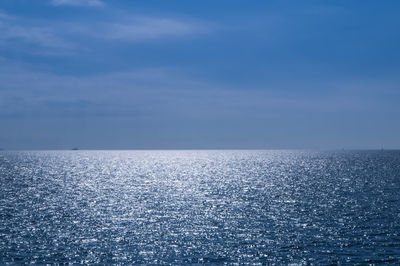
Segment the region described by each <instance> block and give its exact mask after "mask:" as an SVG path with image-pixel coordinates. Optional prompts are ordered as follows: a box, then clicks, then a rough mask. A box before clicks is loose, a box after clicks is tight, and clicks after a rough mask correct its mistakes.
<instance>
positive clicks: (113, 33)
mask: <svg viewBox="0 0 400 266" xmlns="http://www.w3.org/2000/svg"><path fill="white" fill-rule="evenodd" d="M106 28H107V30H108V31H109V33H108V34H106V35H103V36H105V37H106V38H108V39H118V40H127V41H137V40H144V39H155V38H160V37H168V36H179V35H186V34H190V33H193V32H195V31H196V29H198V27H197V26H196V25H195V24H191V23H187V22H183V21H179V20H174V19H167V18H145V17H141V18H136V19H134V20H132V21H130V22H126V23H115V24H109V25H107V27H106Z"/></svg>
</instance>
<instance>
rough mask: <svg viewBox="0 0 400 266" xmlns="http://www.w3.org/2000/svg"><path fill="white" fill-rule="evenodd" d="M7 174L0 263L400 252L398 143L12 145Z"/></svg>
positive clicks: (350, 259)
mask: <svg viewBox="0 0 400 266" xmlns="http://www.w3.org/2000/svg"><path fill="white" fill-rule="evenodd" d="M0 185H1V186H0V211H1V212H0V264H4V263H27V262H31V263H101V264H109V263H148V264H154V263H155V264H170V263H174V264H186V263H199V264H203V263H204V264H223V263H229V264H231V263H246V262H247V263H251V264H253V263H276V264H281V263H299V264H307V263H311V264H314V263H315V264H328V263H379V262H385V263H393V264H395V263H400V152H399V151H343V152H305V151H37V152H35V151H32V152H31V151H30V152H6V151H3V152H0Z"/></svg>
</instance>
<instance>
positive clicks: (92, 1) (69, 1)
mask: <svg viewBox="0 0 400 266" xmlns="http://www.w3.org/2000/svg"><path fill="white" fill-rule="evenodd" d="M51 4H52V5H54V6H95V7H103V6H105V4H104V3H103V2H102V1H100V0H52V1H51Z"/></svg>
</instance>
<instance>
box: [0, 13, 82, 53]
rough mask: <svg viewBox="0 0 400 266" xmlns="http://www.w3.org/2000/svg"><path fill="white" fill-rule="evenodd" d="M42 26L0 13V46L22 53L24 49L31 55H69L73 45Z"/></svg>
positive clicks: (53, 30)
mask: <svg viewBox="0 0 400 266" xmlns="http://www.w3.org/2000/svg"><path fill="white" fill-rule="evenodd" d="M43 24H44V23H37V22H36V23H35V22H33V21H30V20H27V19H24V18H20V17H15V16H10V15H8V14H5V13H1V12H0V32H1V34H0V46H4V47H7V48H9V49H19V50H22V51H23V50H24V49H25V48H24V47H26V50H27V52H28V53H32V54H47V55H49V54H70V53H71V52H72V50H73V49H74V48H75V46H74V44H73V43H72V42H69V41H67V40H65V39H64V38H62V37H61V36H59V35H58V34H57V30H56V29H54V28H53V27H51V26H46V25H43Z"/></svg>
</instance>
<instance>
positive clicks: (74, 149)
mask: <svg viewBox="0 0 400 266" xmlns="http://www.w3.org/2000/svg"><path fill="white" fill-rule="evenodd" d="M78 150H79V148H72V149H71V151H78Z"/></svg>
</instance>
